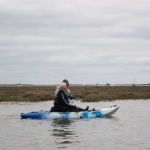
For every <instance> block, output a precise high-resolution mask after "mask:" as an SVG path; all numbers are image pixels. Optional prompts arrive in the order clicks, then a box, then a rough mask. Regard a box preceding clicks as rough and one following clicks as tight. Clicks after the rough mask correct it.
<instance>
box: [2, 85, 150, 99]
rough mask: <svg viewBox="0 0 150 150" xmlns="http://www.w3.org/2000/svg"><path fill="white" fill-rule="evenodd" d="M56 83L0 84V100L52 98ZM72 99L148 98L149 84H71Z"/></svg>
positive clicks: (149, 93)
mask: <svg viewBox="0 0 150 150" xmlns="http://www.w3.org/2000/svg"><path fill="white" fill-rule="evenodd" d="M56 86H57V85H49V86H48V85H45V86H44V85H42V86H41V85H32V86H31V85H30V86H27V85H26V86H25V85H22V86H18V85H9V86H0V102H28V101H30V102H38V101H47V100H53V99H54V96H53V95H54V92H55V90H56ZM69 89H70V91H71V94H72V95H73V97H74V100H78V99H81V100H82V101H83V102H98V101H113V100H128V99H132V100H134V99H135V100H138V99H150V85H149V84H148V85H144V86H143V85H132V86H131V85H130V86H129V85H128V86H127V85H126V86H113V85H107V86H106V85H105V86H100V85H84V86H83V85H82V86H81V85H78V86H77V85H71V86H70V88H69Z"/></svg>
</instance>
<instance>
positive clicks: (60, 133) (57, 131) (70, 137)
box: [52, 119, 79, 148]
mask: <svg viewBox="0 0 150 150" xmlns="http://www.w3.org/2000/svg"><path fill="white" fill-rule="evenodd" d="M72 124H74V120H72V119H54V120H53V122H52V126H53V127H54V128H53V136H54V137H55V143H56V144H57V145H58V148H67V145H68V144H73V143H79V141H77V140H76V138H77V137H78V136H77V135H76V133H75V131H74V130H73V128H72V127H71V125H72Z"/></svg>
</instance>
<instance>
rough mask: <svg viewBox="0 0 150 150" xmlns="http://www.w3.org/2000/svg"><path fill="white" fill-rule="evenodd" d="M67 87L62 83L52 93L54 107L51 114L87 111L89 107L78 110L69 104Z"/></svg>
mask: <svg viewBox="0 0 150 150" xmlns="http://www.w3.org/2000/svg"><path fill="white" fill-rule="evenodd" d="M66 91H67V86H66V83H65V82H62V83H61V84H60V86H59V87H57V89H56V91H55V93H54V97H55V100H54V107H52V108H51V111H53V112H77V111H87V110H88V109H89V106H87V107H86V108H85V109H82V108H79V107H77V106H76V105H74V104H70V103H69V96H68V94H67V92H66Z"/></svg>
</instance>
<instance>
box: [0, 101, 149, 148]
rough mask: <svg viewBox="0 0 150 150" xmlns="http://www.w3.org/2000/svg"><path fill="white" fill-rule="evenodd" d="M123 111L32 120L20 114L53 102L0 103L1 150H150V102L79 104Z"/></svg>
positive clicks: (40, 108)
mask: <svg viewBox="0 0 150 150" xmlns="http://www.w3.org/2000/svg"><path fill="white" fill-rule="evenodd" d="M114 104H118V105H120V106H121V107H120V109H119V110H118V111H117V112H116V114H114V117H112V118H92V119H70V120H61V119H53V120H30V119H20V113H22V112H23V113H25V112H29V111H38V110H49V108H50V107H51V106H52V102H41V103H0V150H55V149H65V150H77V149H80V150H93V149H95V150H150V142H149V141H150V140H149V139H150V100H138V101H115V102H100V103H77V105H79V106H81V107H86V106H87V105H89V106H90V108H94V107H95V108H100V107H108V106H111V105H114Z"/></svg>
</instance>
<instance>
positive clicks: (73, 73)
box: [0, 0, 150, 85]
mask: <svg viewBox="0 0 150 150" xmlns="http://www.w3.org/2000/svg"><path fill="white" fill-rule="evenodd" d="M65 78H66V79H68V80H69V82H70V83H72V84H75V83H83V84H97V83H98V84H106V83H110V84H123V83H125V84H128V83H129V84H130V83H133V82H134V80H135V82H136V83H137V84H141V83H150V0H0V84H1V83H7V84H15V83H19V82H21V83H23V84H48V85H49V84H58V83H60V82H61V81H62V80H63V79H65Z"/></svg>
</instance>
